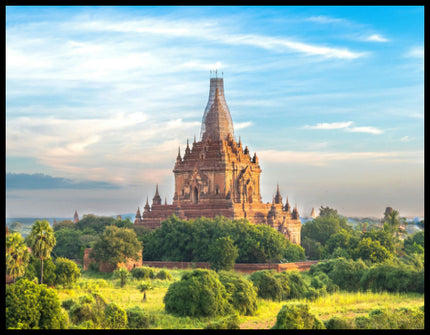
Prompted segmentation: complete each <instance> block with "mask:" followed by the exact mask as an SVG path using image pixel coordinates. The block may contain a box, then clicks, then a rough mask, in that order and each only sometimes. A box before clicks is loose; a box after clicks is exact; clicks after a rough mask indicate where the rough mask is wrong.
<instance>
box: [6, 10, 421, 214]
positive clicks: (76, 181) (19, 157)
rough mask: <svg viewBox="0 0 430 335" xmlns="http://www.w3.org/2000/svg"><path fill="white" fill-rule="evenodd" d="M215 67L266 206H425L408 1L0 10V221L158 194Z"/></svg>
mask: <svg viewBox="0 0 430 335" xmlns="http://www.w3.org/2000/svg"><path fill="white" fill-rule="evenodd" d="M215 69H218V73H221V72H222V73H223V77H224V88H225V96H226V100H227V104H228V105H229V108H230V112H231V115H232V119H233V124H234V128H235V135H236V137H237V138H238V136H240V137H241V140H242V143H243V144H244V145H247V146H248V148H249V149H250V151H251V153H254V152H257V155H258V156H259V160H260V165H261V167H262V170H263V172H262V175H261V185H262V197H263V201H271V199H272V196H273V194H274V192H275V191H276V184H277V183H279V185H280V190H281V193H282V195H283V197H284V198H285V197H286V196H288V197H289V200H290V203H292V204H293V205H294V204H297V207H298V209H299V213H300V214H301V215H302V216H307V215H309V213H310V211H311V209H312V208H313V207H315V209H317V208H319V207H320V206H330V207H333V208H335V209H337V210H338V211H339V213H341V214H344V215H351V216H352V215H356V216H375V217H381V216H382V215H383V213H384V210H385V207H386V206H391V207H393V208H395V209H398V210H399V211H400V214H401V215H403V216H409V217H414V216H423V215H424V7H415V6H411V7H408V6H399V7H396V6H394V7H364V6H362V7H353V6H348V7H335V6H327V7H313V6H306V7H264V6H263V7H210V6H205V7H90V6H86V7H79V6H76V7H25V6H20V7H10V6H9V7H6V177H7V178H6V215H7V216H8V217H14V216H15V217H23V216H43V217H55V216H58V217H67V216H72V215H73V213H74V211H75V209H76V210H78V213H80V215H82V214H88V213H94V214H98V215H115V214H119V213H129V212H135V211H136V210H137V207H138V206H140V207H142V206H143V205H144V202H145V200H146V197H147V196H148V197H149V198H150V199H152V197H153V195H154V191H155V184H156V183H158V184H159V190H160V194H161V196H162V197H163V198H164V197H165V198H167V202H168V203H171V202H172V198H173V192H174V186H173V182H174V178H173V172H172V170H173V166H174V163H175V159H176V155H177V150H178V146H181V147H182V148H185V145H186V140H187V138H188V139H190V140H192V139H193V137H194V136H197V137H199V135H200V124H201V119H202V116H203V112H204V108H205V106H206V103H207V99H208V93H209V76H210V70H215ZM26 185H27V186H26Z"/></svg>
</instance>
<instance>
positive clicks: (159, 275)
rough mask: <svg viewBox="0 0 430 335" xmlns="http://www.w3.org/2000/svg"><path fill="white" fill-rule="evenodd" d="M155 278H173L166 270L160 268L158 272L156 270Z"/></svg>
mask: <svg viewBox="0 0 430 335" xmlns="http://www.w3.org/2000/svg"><path fill="white" fill-rule="evenodd" d="M155 278H157V279H161V280H172V279H173V277H172V275H171V274H170V272H168V271H166V270H161V271H160V272H158V273H157V275H156V276H155Z"/></svg>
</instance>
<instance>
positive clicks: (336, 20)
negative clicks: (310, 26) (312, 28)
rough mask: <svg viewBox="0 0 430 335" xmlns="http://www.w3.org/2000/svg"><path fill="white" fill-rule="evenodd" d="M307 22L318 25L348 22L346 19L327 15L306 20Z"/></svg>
mask: <svg viewBox="0 0 430 335" xmlns="http://www.w3.org/2000/svg"><path fill="white" fill-rule="evenodd" d="M306 21H311V22H317V23H345V22H348V21H347V20H345V19H339V18H334V17H330V16H325V15H317V16H311V17H308V18H306Z"/></svg>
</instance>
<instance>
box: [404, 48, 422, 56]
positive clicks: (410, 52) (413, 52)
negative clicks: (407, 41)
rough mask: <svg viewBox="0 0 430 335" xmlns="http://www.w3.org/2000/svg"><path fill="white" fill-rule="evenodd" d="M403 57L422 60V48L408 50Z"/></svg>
mask: <svg viewBox="0 0 430 335" xmlns="http://www.w3.org/2000/svg"><path fill="white" fill-rule="evenodd" d="M405 56H406V57H412V58H422V59H424V47H422V46H419V47H413V48H410V49H409V50H408V52H406V54H405Z"/></svg>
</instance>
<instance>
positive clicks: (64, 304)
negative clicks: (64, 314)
mask: <svg viewBox="0 0 430 335" xmlns="http://www.w3.org/2000/svg"><path fill="white" fill-rule="evenodd" d="M74 304H75V301H74V300H73V299H72V298H69V299H66V300H63V302H62V303H61V307H63V308H64V309H65V310H67V311H69V310H70V308H71V307H72V306H73V305H74Z"/></svg>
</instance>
